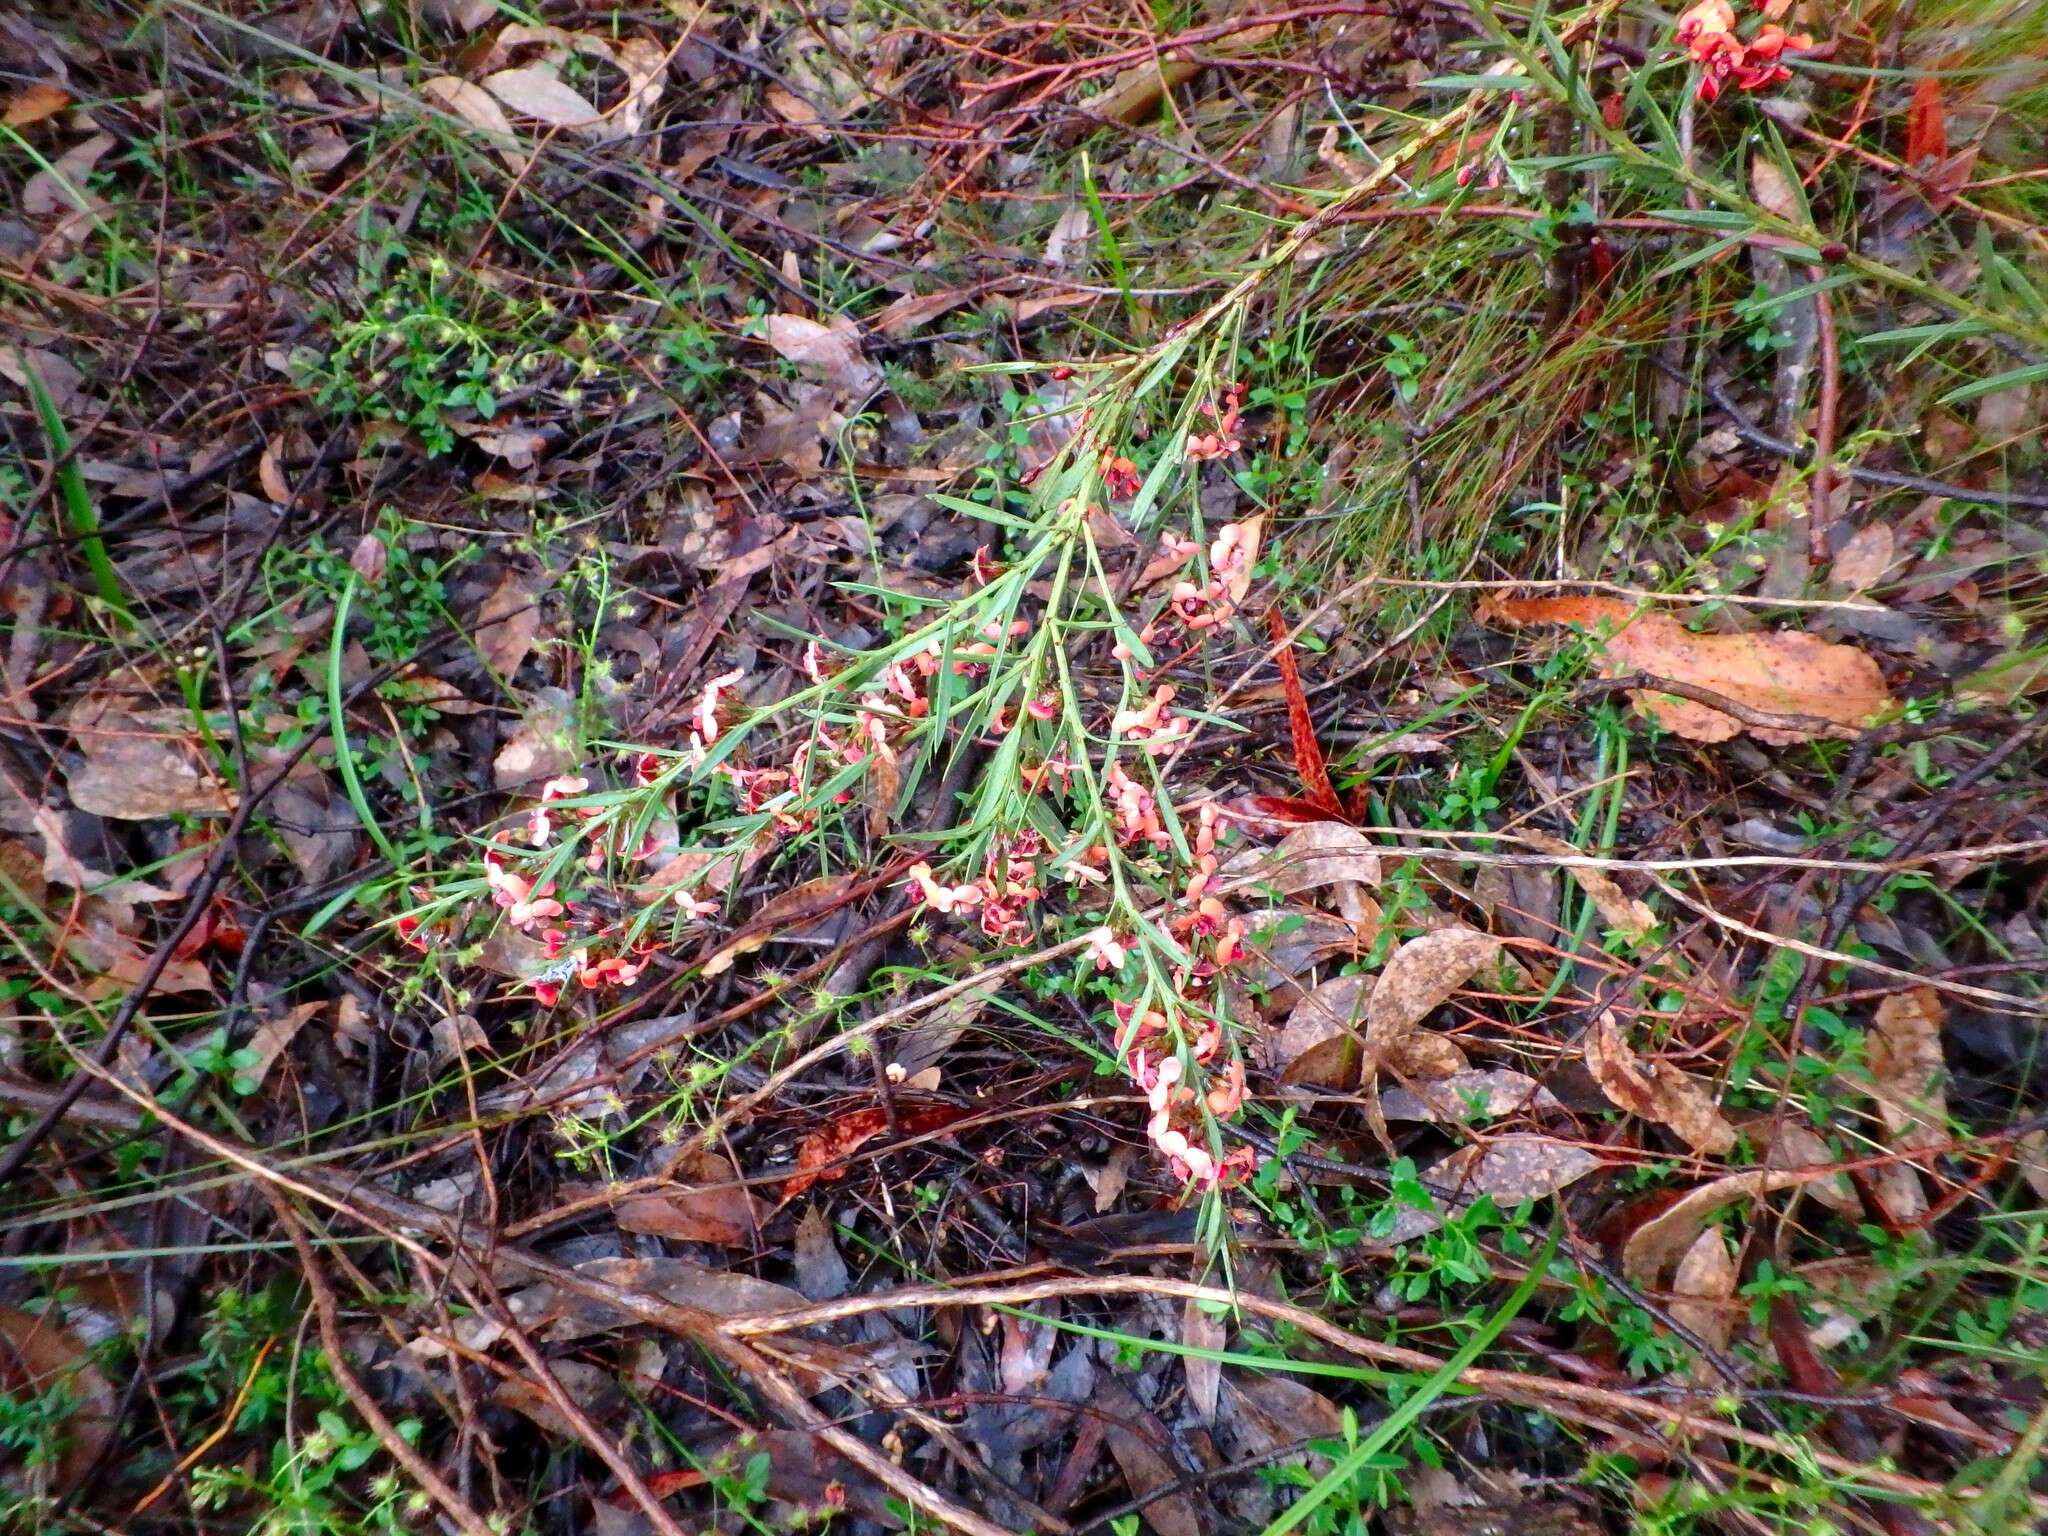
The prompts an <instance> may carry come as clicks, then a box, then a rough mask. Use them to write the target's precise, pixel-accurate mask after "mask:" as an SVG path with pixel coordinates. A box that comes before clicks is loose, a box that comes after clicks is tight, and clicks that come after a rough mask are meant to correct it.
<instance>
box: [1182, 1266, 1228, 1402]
mask: <svg viewBox="0 0 2048 1536" xmlns="http://www.w3.org/2000/svg"><path fill="white" fill-rule="evenodd" d="M1180 1341H1181V1343H1182V1344H1184V1345H1186V1346H1187V1347H1188V1348H1189V1349H1209V1350H1215V1351H1218V1352H1219V1353H1220V1352H1221V1351H1222V1349H1223V1346H1224V1345H1225V1344H1227V1343H1229V1342H1230V1327H1229V1324H1228V1322H1227V1321H1226V1320H1225V1319H1224V1318H1221V1317H1212V1316H1211V1315H1210V1314H1209V1313H1208V1312H1207V1311H1205V1310H1204V1309H1203V1304H1202V1303H1201V1302H1199V1301H1197V1300H1195V1299H1194V1297H1192V1296H1190V1297H1189V1298H1188V1299H1187V1302H1186V1304H1185V1305H1184V1306H1182V1308H1181V1315H1180ZM1184 1358H1185V1362H1186V1365H1187V1372H1188V1404H1189V1406H1190V1407H1192V1408H1193V1409H1194V1410H1195V1418H1196V1419H1197V1420H1199V1421H1200V1422H1201V1423H1204V1424H1213V1423H1215V1422H1216V1399H1217V1396H1218V1394H1219V1393H1220V1392H1221V1391H1222V1390H1223V1362H1222V1361H1221V1360H1205V1359H1201V1358H1200V1357H1198V1356H1195V1355H1188V1356H1185V1357H1184Z"/></svg>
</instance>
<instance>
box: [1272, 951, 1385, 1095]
mask: <svg viewBox="0 0 2048 1536" xmlns="http://www.w3.org/2000/svg"><path fill="white" fill-rule="evenodd" d="M1371 982H1372V978H1371V977H1369V976H1333V977H1331V978H1330V979H1329V980H1328V981H1326V982H1324V983H1322V984H1321V985H1320V986H1318V987H1316V988H1315V989H1314V990H1312V991H1310V992H1308V993H1305V994H1304V995H1303V996H1302V999H1301V1001H1300V1002H1298V1003H1296V1004H1295V1005H1294V1008H1293V1010H1292V1011H1291V1012H1289V1014H1288V1015H1287V1022H1286V1023H1285V1024H1284V1025H1282V1026H1281V1029H1280V1034H1279V1036H1278V1038H1276V1039H1275V1040H1274V1042H1273V1052H1272V1054H1273V1060H1274V1062H1275V1063H1276V1064H1277V1065H1278V1068H1279V1072H1278V1076H1279V1078H1280V1081H1281V1082H1282V1083H1298V1084H1305V1085H1314V1086H1316V1087H1321V1088H1348V1087H1350V1086H1351V1085H1352V1084H1353V1083H1354V1082H1356V1081H1357V1078H1358V1064H1359V1062H1360V1061H1361V1060H1362V1059H1363V1052H1364V1043H1365V1042H1364V1036H1363V1034H1362V1032H1361V1030H1360V1027H1359V1026H1360V1024H1361V1022H1362V1021H1363V1019H1364V1014H1365V993H1366V988H1367V987H1368V986H1370V985H1371Z"/></svg>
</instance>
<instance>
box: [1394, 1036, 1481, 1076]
mask: <svg viewBox="0 0 2048 1536" xmlns="http://www.w3.org/2000/svg"><path fill="white" fill-rule="evenodd" d="M1471 1065H1472V1063H1471V1061H1470V1060H1469V1059H1468V1058H1467V1057H1466V1055H1465V1052H1464V1050H1463V1048H1462V1047H1460V1046H1459V1044H1458V1042H1457V1041H1455V1040H1453V1039H1452V1038H1451V1037H1450V1036H1449V1035H1440V1034H1438V1033H1437V1032H1436V1031H1435V1030H1431V1029H1418V1030H1415V1031H1413V1032H1411V1033H1409V1034H1405V1035H1401V1036H1399V1037H1398V1038H1396V1039H1395V1040H1394V1042H1393V1043H1392V1044H1391V1045H1389V1046H1388V1047H1387V1053H1386V1055H1385V1056H1383V1057H1381V1058H1380V1070H1381V1071H1383V1072H1390V1073H1392V1074H1393V1075H1394V1076H1396V1077H1403V1078H1443V1077H1454V1076H1456V1075H1457V1074H1458V1073H1460V1072H1463V1071H1464V1070H1465V1069H1466V1068H1467V1067H1469V1066H1471Z"/></svg>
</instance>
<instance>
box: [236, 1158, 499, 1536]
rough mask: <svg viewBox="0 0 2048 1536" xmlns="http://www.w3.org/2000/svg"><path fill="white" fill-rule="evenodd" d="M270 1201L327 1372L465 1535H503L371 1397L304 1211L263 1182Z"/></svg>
mask: <svg viewBox="0 0 2048 1536" xmlns="http://www.w3.org/2000/svg"><path fill="white" fill-rule="evenodd" d="M262 1189H263V1195H264V1198H265V1199H267V1200H268V1201H269V1202H270V1209H271V1210H272V1211H273V1212H274V1213H275V1214H276V1216H277V1224H278V1225H279V1226H280V1227H282V1228H284V1233H285V1236H287V1237H289V1238H290V1239H291V1243H292V1248H293V1250H294V1251H295V1252H297V1254H298V1256H299V1273H300V1274H301V1275H303V1276H304V1277H305V1281H306V1288H307V1290H309V1291H311V1292H312V1295H313V1310H314V1312H315V1313H316V1314H317V1315H318V1317H319V1319H320V1348H321V1350H322V1352H323V1353H325V1355H326V1356H327V1369H328V1371H329V1373H330V1374H332V1375H333V1377H334V1379H335V1381H336V1382H337V1383H339V1384H340V1386H341V1390H342V1392H343V1393H344V1394H345V1395H346V1396H347V1398H348V1400H349V1402H350V1403H351V1404H353V1405H354V1407H355V1410H356V1412H357V1413H359V1414H361V1415H362V1418H363V1422H364V1423H365V1424H368V1425H369V1426H370V1430H371V1432H372V1433H373V1434H375V1435H376V1437H377V1438H378V1439H379V1440H381V1441H382V1442H383V1443H384V1449H385V1450H387V1451H389V1452H390V1453H391V1459H392V1460H393V1461H395V1462H397V1463H398V1464H399V1465H400V1466H401V1467H403V1468H405V1470H406V1472H407V1473H408V1474H409V1475H410V1476H411V1477H412V1480H413V1481H414V1482H415V1483H418V1484H419V1486H420V1487H421V1489H423V1490H424V1491H425V1492H426V1494H427V1495H428V1497H430V1498H432V1499H433V1501H434V1502H435V1503H436V1504H439V1505H440V1506H441V1509H442V1512H443V1513H444V1514H446V1515H447V1516H448V1518H449V1519H450V1520H452V1521H454V1522H455V1524H456V1525H457V1526H459V1527H461V1529H462V1531H463V1533H464V1536H498V1533H497V1532H496V1531H495V1530H493V1529H492V1527H491V1523H490V1522H489V1521H488V1520H486V1519H484V1517H483V1516H482V1515H480V1514H478V1513H477V1512H476V1510H475V1509H473V1508H472V1507H471V1506H470V1505H469V1503H468V1501H466V1500H465V1499H464V1498H463V1497H462V1496H461V1495H460V1494H458V1493H457V1492H456V1491H455V1490H454V1489H453V1488H451V1487H449V1486H448V1483H447V1480H446V1479H444V1478H443V1477H442V1476H441V1474H440V1473H439V1472H436V1471H435V1470H434V1468H433V1466H432V1464H431V1463H429V1462H428V1460H427V1459H426V1457H424V1456H422V1455H420V1453H419V1452H418V1451H415V1450H414V1449H413V1448H412V1447H411V1446H410V1445H408V1444H407V1443H406V1441H405V1437H404V1436H402V1435H400V1434H399V1432H398V1430H397V1429H396V1428H395V1427H394V1426H393V1425H392V1422H391V1420H389V1419H388V1418H386V1417H385V1416H384V1410H383V1409H382V1408H380V1407H378V1406H377V1400H376V1399H375V1398H374V1397H372V1396H370V1394H369V1392H368V1391H367V1390H365V1389H364V1387H363V1384H362V1383H361V1382H360V1381H357V1380H356V1378H355V1374H354V1373H353V1372H352V1371H350V1370H349V1368H348V1354H347V1352H346V1348H345V1346H344V1345H343V1343H342V1339H341V1328H340V1325H339V1324H338V1323H337V1321H336V1318H335V1302H334V1290H333V1287H331V1286H330V1285H328V1283H327V1277H326V1275H324V1274H323V1273H321V1270H320V1260H319V1258H318V1257H317V1256H316V1255H315V1254H314V1252H313V1245H312V1243H311V1242H310V1241H309V1240H308V1239H307V1237H306V1229H305V1228H304V1227H303V1226H302V1225H300V1222H299V1217H298V1213H297V1212H296V1211H294V1210H293V1209H292V1206H291V1202H290V1201H289V1200H287V1199H285V1197H284V1196H283V1195H282V1194H280V1193H279V1192H278V1190H277V1189H276V1187H275V1186H274V1185H272V1184H270V1183H268V1182H264V1183H263V1184H262Z"/></svg>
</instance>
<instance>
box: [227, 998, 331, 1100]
mask: <svg viewBox="0 0 2048 1536" xmlns="http://www.w3.org/2000/svg"><path fill="white" fill-rule="evenodd" d="M326 1007H327V1004H326V1003H324V1002H315V1003H300V1004H298V1005H296V1006H295V1007H290V1008H286V1009H284V1010H282V1011H281V1012H275V1013H271V1014H269V1015H267V1016H266V1017H265V1018H264V1020H263V1022H262V1023H260V1024H258V1025H257V1026H256V1029H255V1032H254V1033H253V1034H251V1035H250V1036H249V1050H250V1052H251V1053H252V1054H253V1055H254V1056H255V1058H256V1059H255V1061H253V1062H251V1063H250V1064H249V1065H248V1066H246V1067H239V1068H237V1069H236V1071H235V1077H236V1079H237V1080H238V1083H239V1082H241V1081H246V1082H251V1083H254V1084H256V1086H257V1087H259V1088H260V1087H262V1086H263V1079H264V1078H266V1077H268V1076H269V1075H270V1069H271V1067H272V1066H273V1065H275V1064H276V1062H277V1058H278V1057H280V1056H282V1055H283V1054H284V1053H285V1051H286V1050H287V1049H288V1048H289V1047H290V1045H291V1043H292V1041H293V1040H294V1039H296V1038H297V1037H298V1033H299V1031H300V1030H302V1029H304V1028H305V1027H306V1021H307V1020H308V1019H310V1018H312V1017H313V1016H314V1015H315V1014H318V1013H321V1012H324V1011H325V1009H326Z"/></svg>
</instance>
